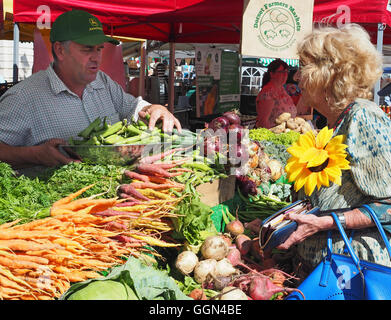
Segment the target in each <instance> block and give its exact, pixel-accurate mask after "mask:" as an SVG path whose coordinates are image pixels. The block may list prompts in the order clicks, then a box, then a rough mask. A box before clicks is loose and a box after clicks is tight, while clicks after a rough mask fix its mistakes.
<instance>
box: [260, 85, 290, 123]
mask: <svg viewBox="0 0 391 320" xmlns="http://www.w3.org/2000/svg"><path fill="white" fill-rule="evenodd" d="M256 104H257V122H256V127H257V128H259V127H263V128H268V129H269V128H271V127H274V126H276V122H275V120H276V118H277V117H278V116H279V115H280V114H281V113H284V112H289V113H290V114H291V115H292V117H296V113H297V110H296V106H295V104H294V103H293V100H292V98H291V97H290V96H289V94H288V93H287V92H286V90H285V88H284V87H281V88H277V87H276V86H274V85H273V83H272V82H269V83H267V84H266V85H265V86H264V87H263V88H262V90H261V91H260V92H259V93H258V96H257V99H256Z"/></svg>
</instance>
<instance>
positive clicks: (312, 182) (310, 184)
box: [304, 172, 317, 196]
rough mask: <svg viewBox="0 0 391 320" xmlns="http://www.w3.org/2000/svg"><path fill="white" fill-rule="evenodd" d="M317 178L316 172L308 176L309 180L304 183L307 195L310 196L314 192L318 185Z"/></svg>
mask: <svg viewBox="0 0 391 320" xmlns="http://www.w3.org/2000/svg"><path fill="white" fill-rule="evenodd" d="M316 178H317V174H316V173H315V172H313V173H311V174H310V175H309V176H308V178H307V181H306V183H305V185H304V192H305V194H306V195H307V196H310V195H311V194H312V192H314V189H315V187H316Z"/></svg>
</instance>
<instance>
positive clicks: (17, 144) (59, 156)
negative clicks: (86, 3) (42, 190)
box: [0, 10, 181, 168]
mask: <svg viewBox="0 0 391 320" xmlns="http://www.w3.org/2000/svg"><path fill="white" fill-rule="evenodd" d="M50 41H51V43H52V53H53V58H54V61H53V63H52V64H51V65H50V66H49V67H48V68H47V69H46V70H43V71H40V72H37V73H35V74H33V75H32V76H30V77H29V78H27V79H25V80H23V81H21V82H19V83H18V84H16V85H15V86H13V87H12V88H11V89H9V90H8V91H7V92H6V93H5V94H4V95H2V96H1V98H0V161H3V162H7V163H9V164H11V165H12V166H13V167H14V168H28V167H34V166H44V167H54V166H57V165H62V164H67V163H69V162H72V161H74V159H73V158H70V157H69V156H67V155H65V154H63V153H62V152H61V151H60V150H59V148H58V146H59V145H61V144H66V141H67V140H68V139H69V138H70V137H75V136H77V134H78V133H79V132H80V131H82V130H83V129H84V128H86V127H87V126H88V125H89V124H90V123H91V122H92V121H94V120H95V119H96V118H98V117H101V118H102V119H103V118H104V117H107V119H108V120H109V121H110V122H111V123H115V122H118V121H120V120H122V119H125V118H126V119H129V120H130V119H134V120H137V119H138V118H139V117H141V118H145V117H147V115H149V116H150V120H149V127H150V129H152V128H153V127H154V126H155V124H156V121H157V120H159V119H161V120H162V122H163V127H162V129H163V130H164V131H171V130H172V129H173V127H174V126H176V127H177V128H178V130H179V131H180V130H181V126H180V123H179V121H178V120H177V119H176V118H175V117H174V116H173V115H172V114H171V113H170V112H169V111H168V110H167V108H166V107H164V106H162V105H156V104H151V103H149V102H147V101H144V100H143V99H142V98H141V97H138V98H135V97H133V96H132V95H130V94H128V93H126V92H125V91H124V90H123V89H122V87H121V86H120V85H119V84H118V83H116V82H115V81H113V80H112V79H111V78H110V77H109V76H108V75H106V74H105V73H104V72H102V71H100V70H99V66H100V63H101V60H102V49H103V48H104V43H105V42H110V43H112V44H114V45H118V44H119V42H118V41H117V40H115V39H113V38H111V37H108V36H106V35H105V34H104V33H103V27H102V24H101V22H100V21H99V20H98V19H97V18H96V17H95V16H93V15H91V14H89V13H88V12H86V11H82V10H72V11H68V12H65V13H63V14H61V15H60V16H59V17H58V18H57V19H56V21H55V22H54V23H53V25H52V28H51V32H50Z"/></svg>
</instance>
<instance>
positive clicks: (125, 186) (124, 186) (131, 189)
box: [119, 184, 150, 201]
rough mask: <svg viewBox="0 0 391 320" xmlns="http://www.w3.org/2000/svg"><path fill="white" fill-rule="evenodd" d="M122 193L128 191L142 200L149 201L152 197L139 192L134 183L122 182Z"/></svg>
mask: <svg viewBox="0 0 391 320" xmlns="http://www.w3.org/2000/svg"><path fill="white" fill-rule="evenodd" d="M119 192H120V193H126V194H128V195H130V196H133V197H136V198H138V199H141V200H145V201H149V200H150V199H149V198H147V197H146V196H144V195H143V194H141V193H140V192H138V191H137V190H136V189H135V188H134V187H133V186H132V185H130V184H121V185H120V186H119Z"/></svg>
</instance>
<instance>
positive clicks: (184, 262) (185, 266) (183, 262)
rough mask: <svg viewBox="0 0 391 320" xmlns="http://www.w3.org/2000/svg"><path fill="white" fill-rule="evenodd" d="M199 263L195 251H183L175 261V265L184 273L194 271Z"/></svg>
mask: <svg viewBox="0 0 391 320" xmlns="http://www.w3.org/2000/svg"><path fill="white" fill-rule="evenodd" d="M197 263H198V257H197V255H196V254H195V253H194V252H193V251H183V252H181V253H180V254H179V255H178V257H177V259H176V261H175V267H176V268H177V269H178V270H179V271H180V272H181V273H182V274H184V275H188V274H190V273H192V272H193V270H194V268H195V266H196V265H197Z"/></svg>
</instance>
